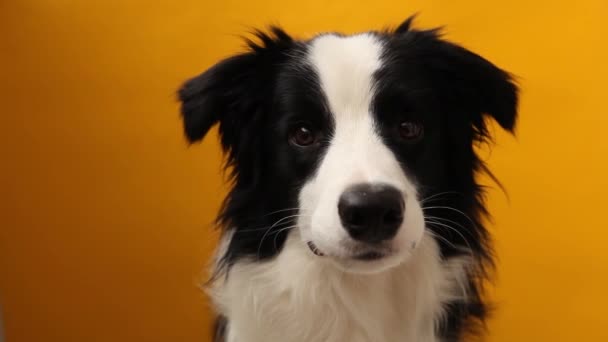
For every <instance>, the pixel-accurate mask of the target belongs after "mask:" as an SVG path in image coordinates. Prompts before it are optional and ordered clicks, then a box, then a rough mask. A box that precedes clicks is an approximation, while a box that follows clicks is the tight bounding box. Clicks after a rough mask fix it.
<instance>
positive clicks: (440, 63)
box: [427, 40, 518, 132]
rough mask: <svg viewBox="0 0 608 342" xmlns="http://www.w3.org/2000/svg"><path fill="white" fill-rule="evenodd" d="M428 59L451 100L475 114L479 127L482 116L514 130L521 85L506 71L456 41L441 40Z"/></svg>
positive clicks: (475, 123) (509, 129)
mask: <svg viewBox="0 0 608 342" xmlns="http://www.w3.org/2000/svg"><path fill="white" fill-rule="evenodd" d="M434 50H435V51H434V53H432V54H431V56H433V57H431V58H429V59H428V60H427V63H428V64H427V65H429V67H430V68H431V70H432V72H433V73H434V75H435V77H436V78H439V84H441V85H443V86H444V87H445V88H444V89H443V91H444V92H445V93H446V96H447V97H448V98H449V99H450V102H452V103H454V104H456V105H457V106H459V107H460V108H462V109H463V110H464V111H465V112H466V113H470V114H472V115H473V117H471V118H470V119H471V120H472V123H473V125H474V126H476V127H482V126H483V115H484V114H485V115H489V116H491V117H493V118H494V119H495V120H496V122H498V124H499V125H500V126H501V127H502V128H504V129H505V130H508V131H510V132H513V130H514V128H515V123H516V120H517V103H518V88H517V85H516V84H515V82H514V80H513V78H512V77H511V75H510V74H509V73H507V72H506V71H504V70H502V69H500V68H498V67H496V66H495V65H494V64H492V63H490V62H489V61H488V60H486V59H484V58H483V57H481V56H479V55H477V54H475V53H473V52H471V51H469V50H467V49H465V48H463V47H461V46H458V45H456V44H453V43H450V42H447V41H444V40H439V44H438V45H437V46H436V48H435V49H434Z"/></svg>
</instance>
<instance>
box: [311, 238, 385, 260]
mask: <svg viewBox="0 0 608 342" xmlns="http://www.w3.org/2000/svg"><path fill="white" fill-rule="evenodd" d="M306 244H307V245H308V248H309V249H310V251H311V252H312V253H313V254H314V255H316V256H325V254H324V253H323V252H321V250H320V249H319V248H318V247H317V246H316V245H315V244H314V242H312V241H308V242H307V243H306ZM389 254H390V253H389V252H388V251H381V250H372V251H365V252H362V253H356V254H353V255H352V256H351V257H350V258H352V259H355V260H359V261H375V260H380V259H382V258H384V257H386V256H388V255H389Z"/></svg>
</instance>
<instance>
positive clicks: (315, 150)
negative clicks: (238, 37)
mask: <svg viewBox="0 0 608 342" xmlns="http://www.w3.org/2000/svg"><path fill="white" fill-rule="evenodd" d="M256 36H257V38H258V39H259V42H252V41H248V51H247V52H245V53H242V54H239V55H236V56H233V57H230V58H227V59H225V60H223V61H221V62H219V63H218V64H217V65H215V66H213V67H212V68H210V69H209V70H207V71H206V72H204V73H202V74H201V75H199V76H197V77H195V78H193V79H191V80H189V81H188V82H186V83H185V84H184V86H183V87H182V88H181V89H180V91H179V98H180V100H181V102H182V115H183V120H184V125H185V132H186V135H187V137H188V139H189V140H190V141H191V142H195V141H198V140H200V139H202V138H203V137H204V136H205V134H206V133H207V132H208V130H209V129H210V128H211V127H212V126H213V125H215V124H216V123H219V134H220V137H221V143H222V146H223V148H224V150H225V152H226V153H227V167H228V169H229V170H230V172H231V175H232V179H233V186H232V190H231V191H230V193H229V194H228V196H227V198H226V200H225V202H224V206H223V209H222V211H221V213H220V216H219V218H218V222H219V223H220V225H221V227H222V232H223V235H222V240H221V244H220V247H219V249H218V252H217V260H216V263H215V268H214V277H213V279H212V280H211V282H210V294H211V298H212V300H213V302H214V304H215V308H216V309H217V313H218V319H217V324H216V337H215V338H216V341H226V342H262V341H264V342H266V341H290V342H310V341H325V342H345V341H349V342H363V341H369V342H378V341H383V342H435V341H460V340H462V339H463V337H464V336H465V335H467V334H475V333H479V332H480V329H479V328H481V327H483V321H484V317H485V316H486V314H487V305H486V304H485V303H484V299H483V296H482V283H483V281H484V280H486V279H487V277H488V271H489V270H491V268H492V265H493V263H492V250H491V246H490V241H489V237H488V232H487V231H486V229H485V228H484V226H483V223H482V221H483V217H484V215H485V214H486V211H485V208H484V205H483V199H482V196H483V189H482V187H481V186H480V185H478V184H477V182H476V180H475V175H476V174H477V173H478V172H484V171H485V172H489V171H488V170H487V169H486V167H485V166H484V164H483V162H482V161H480V159H479V158H478V156H477V155H476V153H475V150H474V145H476V144H477V143H480V142H483V141H486V140H488V139H489V136H488V130H487V127H486V121H485V117H486V116H487V117H492V118H494V119H495V120H496V121H497V122H498V124H499V125H500V126H501V127H503V128H504V129H506V130H509V131H512V130H513V128H514V124H515V121H516V107H517V87H516V85H515V84H514V82H513V81H512V78H511V77H510V76H509V74H508V73H506V72H505V71H503V70H501V69H499V68H497V67H496V66H494V65H493V64H491V63H490V62H488V61H487V60H485V59H483V58H482V57H480V56H478V55H476V54H474V53H472V52H470V51H468V50H466V49H464V48H462V47H460V46H458V45H455V44H453V43H450V42H447V41H445V40H443V39H442V38H441V36H440V33H439V32H438V30H417V29H412V28H411V18H410V19H408V20H407V21H405V22H404V23H403V24H401V25H400V26H399V27H398V28H397V29H395V30H390V31H373V32H366V33H361V34H356V35H342V34H337V33H327V34H321V35H318V36H316V37H314V38H312V39H310V40H304V41H299V40H294V39H293V38H291V37H290V36H289V35H288V34H286V33H285V32H284V31H283V30H281V29H279V28H272V29H271V30H270V32H269V33H263V32H257V35H256ZM402 127H405V129H410V128H411V127H415V128H417V129H418V130H417V131H416V132H417V136H416V138H415V139H410V135H411V134H408V132H406V134H405V135H404V134H403V128H402ZM421 129H423V133H421ZM302 130H305V131H307V132H308V133H310V134H309V135H308V136H305V138H310V136H312V139H313V143H312V144H310V145H306V146H300V145H298V143H297V142H296V143H294V140H293V139H294V138H293V137H294V135H297V134H298V131H302ZM404 136H405V137H407V138H403V137H404ZM359 184H371V185H375V184H382V185H384V186H389V187H391V188H392V189H397V190H398V191H399V193H400V194H401V195H402V200H403V204H404V208H405V210H404V212H403V215H402V217H399V220H400V221H399V222H400V224H399V227H398V230H397V231H396V233H395V235H394V236H393V237H392V238H391V239H389V240H388V241H384V242H382V244H368V243H364V242H360V241H357V240H355V239H353V238H352V237H351V235H350V234H349V232H347V230H346V229H345V228H344V226H343V224H342V223H341V217H340V214H339V212H338V209H337V206H338V201H339V200H340V198H341V195H342V194H343V192H345V191H346V189H349V188H351V187H352V186H356V185H359ZM370 253H371V254H370ZM361 255H367V256H368V257H360V256H361ZM371 256H373V257H371Z"/></svg>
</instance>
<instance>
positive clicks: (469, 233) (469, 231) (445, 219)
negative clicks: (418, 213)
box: [425, 216, 473, 238]
mask: <svg viewBox="0 0 608 342" xmlns="http://www.w3.org/2000/svg"><path fill="white" fill-rule="evenodd" d="M425 218H428V219H431V220H440V221H444V222H450V223H453V224H454V225H456V226H458V227H460V228H462V230H463V231H465V232H466V233H467V234H468V235H470V236H471V237H472V238H473V236H472V234H471V230H470V229H469V228H467V227H465V226H464V225H462V224H460V223H458V222H456V221H453V220H450V219H447V218H444V217H438V216H425Z"/></svg>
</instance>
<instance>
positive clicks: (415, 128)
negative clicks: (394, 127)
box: [399, 121, 424, 142]
mask: <svg viewBox="0 0 608 342" xmlns="http://www.w3.org/2000/svg"><path fill="white" fill-rule="evenodd" d="M423 135H424V127H423V126H422V124H420V123H417V122H411V121H403V122H401V123H400V124H399V136H400V137H401V139H403V140H406V141H411V142H413V141H418V140H419V139H420V138H422V136H423Z"/></svg>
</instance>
